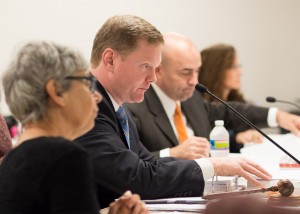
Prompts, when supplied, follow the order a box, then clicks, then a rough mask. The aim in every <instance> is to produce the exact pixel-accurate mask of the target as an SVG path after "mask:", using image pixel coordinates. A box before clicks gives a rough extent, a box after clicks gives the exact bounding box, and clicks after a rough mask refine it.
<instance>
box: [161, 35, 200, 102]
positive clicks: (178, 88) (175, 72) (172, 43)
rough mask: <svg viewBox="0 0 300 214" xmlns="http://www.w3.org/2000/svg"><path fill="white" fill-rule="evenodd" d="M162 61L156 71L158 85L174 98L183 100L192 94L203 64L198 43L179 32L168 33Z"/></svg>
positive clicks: (165, 38) (165, 36)
mask: <svg viewBox="0 0 300 214" xmlns="http://www.w3.org/2000/svg"><path fill="white" fill-rule="evenodd" d="M163 36H164V41H165V43H164V46H163V49H162V62H161V65H160V67H159V69H158V70H157V72H156V76H157V85H158V86H159V87H160V88H161V89H162V90H163V91H164V92H165V93H166V94H167V95H168V96H169V97H170V98H171V99H173V100H176V101H178V100H180V101H183V100H185V99H188V98H189V97H191V96H192V94H193V92H194V87H195V85H196V84H197V82H198V72H199V68H200V65H201V57H200V53H199V51H198V49H197V47H196V45H195V44H194V43H193V42H192V40H190V39H189V38H186V37H185V36H183V35H180V34H178V33H166V34H164V35H163Z"/></svg>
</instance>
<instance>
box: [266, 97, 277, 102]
mask: <svg viewBox="0 0 300 214" xmlns="http://www.w3.org/2000/svg"><path fill="white" fill-rule="evenodd" d="M266 101H267V102H269V103H275V102H276V98H275V97H267V98H266Z"/></svg>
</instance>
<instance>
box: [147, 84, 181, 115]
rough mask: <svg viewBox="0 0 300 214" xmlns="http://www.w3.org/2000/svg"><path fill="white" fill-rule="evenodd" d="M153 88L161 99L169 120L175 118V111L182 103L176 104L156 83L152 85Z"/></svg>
mask: <svg viewBox="0 0 300 214" xmlns="http://www.w3.org/2000/svg"><path fill="white" fill-rule="evenodd" d="M152 87H153V89H154V91H155V92H156V94H157V96H158V98H159V99H160V102H161V104H162V106H163V108H164V109H165V111H166V113H167V116H168V117H169V118H173V116H174V113H175V109H176V104H178V105H179V106H180V102H176V101H174V100H172V99H171V98H170V97H168V95H166V94H165V92H163V91H162V90H161V89H160V88H159V87H158V86H157V85H156V84H155V83H154V84H152Z"/></svg>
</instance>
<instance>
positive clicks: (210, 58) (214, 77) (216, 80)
mask: <svg viewBox="0 0 300 214" xmlns="http://www.w3.org/2000/svg"><path fill="white" fill-rule="evenodd" d="M200 54H201V57H202V65H201V68H200V72H199V77H198V81H199V83H201V84H203V85H205V86H206V87H207V88H208V90H209V91H211V92H212V93H214V94H215V95H217V96H218V97H220V98H222V99H224V98H223V97H222V96H223V93H222V90H223V88H222V86H223V82H224V80H225V73H226V71H227V70H228V69H230V68H231V67H232V66H233V63H234V59H235V56H236V51H235V49H234V47H233V46H231V45H225V44H217V45H213V46H211V47H209V48H206V49H204V50H202V51H201V53H200ZM204 99H206V100H208V101H214V98H213V97H211V96H209V95H207V94H205V95H204ZM227 101H239V102H245V99H244V97H243V95H242V94H241V93H240V92H239V90H231V91H230V92H229V96H228V98H227Z"/></svg>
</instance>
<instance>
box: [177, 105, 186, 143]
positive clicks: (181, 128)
mask: <svg viewBox="0 0 300 214" xmlns="http://www.w3.org/2000/svg"><path fill="white" fill-rule="evenodd" d="M174 123H175V127H176V129H177V133H178V139H179V143H182V142H183V141H185V140H186V139H187V138H188V135H187V131H186V128H185V125H184V122H183V118H182V113H181V110H180V107H179V105H178V104H176V109H175V114H174Z"/></svg>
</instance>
